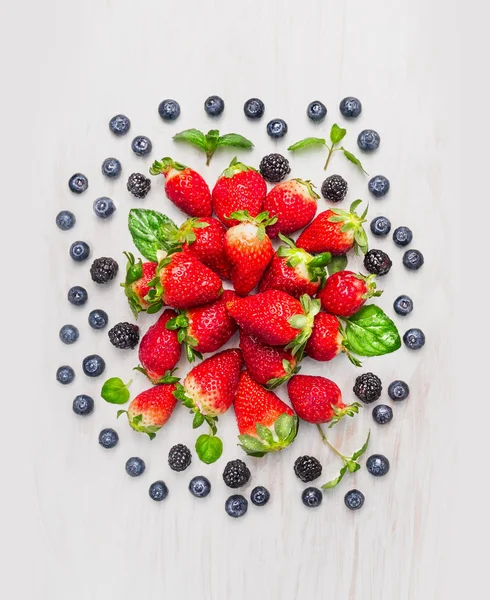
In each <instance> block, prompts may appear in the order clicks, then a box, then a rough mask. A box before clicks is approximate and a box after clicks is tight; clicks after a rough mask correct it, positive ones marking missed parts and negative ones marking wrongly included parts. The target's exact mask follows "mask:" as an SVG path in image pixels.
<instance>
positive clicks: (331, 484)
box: [322, 467, 347, 490]
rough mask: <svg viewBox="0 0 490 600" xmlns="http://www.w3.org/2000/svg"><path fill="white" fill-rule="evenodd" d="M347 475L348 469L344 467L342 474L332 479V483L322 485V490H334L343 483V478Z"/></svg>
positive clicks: (341, 470)
mask: <svg viewBox="0 0 490 600" xmlns="http://www.w3.org/2000/svg"><path fill="white" fill-rule="evenodd" d="M346 473H347V467H342V468H341V469H340V473H339V475H338V477H336V478H335V479H332V480H331V481H328V482H327V483H325V484H323V485H322V489H324V490H330V489H331V488H334V487H335V486H336V485H338V484H339V483H340V482H341V481H342V478H343V477H344V475H345V474H346Z"/></svg>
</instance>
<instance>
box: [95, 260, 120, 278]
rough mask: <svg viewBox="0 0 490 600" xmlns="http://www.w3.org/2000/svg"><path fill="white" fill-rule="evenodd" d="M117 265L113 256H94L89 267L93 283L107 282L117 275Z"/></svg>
mask: <svg viewBox="0 0 490 600" xmlns="http://www.w3.org/2000/svg"><path fill="white" fill-rule="evenodd" d="M118 270H119V265H118V264H117V262H116V261H115V260H114V259H113V258H107V256H103V257H102V258H96V259H95V260H94V262H93V263H92V266H91V267H90V275H91V277H92V281H95V283H107V282H108V281H110V280H111V279H114V277H115V276H116V275H117V272H118Z"/></svg>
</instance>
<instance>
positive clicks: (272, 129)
mask: <svg viewBox="0 0 490 600" xmlns="http://www.w3.org/2000/svg"><path fill="white" fill-rule="evenodd" d="M287 132H288V126H287V124H286V121H283V120H282V119H272V121H269V122H268V123H267V134H268V135H269V136H270V137H271V138H274V139H278V138H282V137H284V136H285V135H286V133H287Z"/></svg>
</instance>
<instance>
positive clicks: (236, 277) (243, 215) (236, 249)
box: [225, 211, 274, 296]
mask: <svg viewBox="0 0 490 600" xmlns="http://www.w3.org/2000/svg"><path fill="white" fill-rule="evenodd" d="M232 216H233V218H234V219H237V220H238V221H240V223H239V224H238V225H235V226H234V227H231V228H230V229H228V231H227V232H226V236H225V256H226V258H227V259H228V262H229V263H230V265H231V281H232V283H233V287H234V288H235V291H236V293H237V294H240V296H246V295H247V294H249V293H250V292H251V291H252V290H253V289H254V287H255V286H256V285H257V284H258V283H259V281H260V278H261V277H262V275H263V273H264V271H265V270H266V268H267V265H268V264H269V263H270V261H271V259H272V257H273V255H274V249H273V247H272V242H271V241H270V239H269V236H268V235H267V234H266V233H265V227H266V225H268V224H269V223H273V222H274V219H269V215H268V213H266V212H264V213H260V214H259V215H258V216H257V217H255V218H254V217H251V216H250V215H249V214H248V212H247V211H239V212H234V213H232Z"/></svg>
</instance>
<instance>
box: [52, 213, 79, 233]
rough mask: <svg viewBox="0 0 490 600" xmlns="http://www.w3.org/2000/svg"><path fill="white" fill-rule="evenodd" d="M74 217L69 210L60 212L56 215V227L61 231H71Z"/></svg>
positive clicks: (74, 221) (74, 220)
mask: <svg viewBox="0 0 490 600" xmlns="http://www.w3.org/2000/svg"><path fill="white" fill-rule="evenodd" d="M76 221H77V220H76V218H75V215H74V214H73V213H72V212H70V211H69V210H62V211H61V212H59V213H58V214H57V215H56V225H57V226H58V227H59V228H60V229H61V230H62V231H68V229H71V228H72V227H73V226H74V225H75V223H76Z"/></svg>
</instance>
